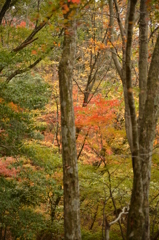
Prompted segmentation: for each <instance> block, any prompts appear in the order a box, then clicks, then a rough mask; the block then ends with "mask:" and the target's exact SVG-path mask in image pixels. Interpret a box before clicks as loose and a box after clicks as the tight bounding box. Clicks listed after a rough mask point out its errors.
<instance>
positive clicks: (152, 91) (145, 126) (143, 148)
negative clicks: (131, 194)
mask: <svg viewBox="0 0 159 240" xmlns="http://www.w3.org/2000/svg"><path fill="white" fill-rule="evenodd" d="M158 66H159V35H158V38H157V41H156V44H155V49H154V52H153V55H152V60H151V64H150V69H149V73H148V80H147V99H146V103H145V107H144V113H143V119H142V122H141V126H140V138H139V144H140V159H141V160H142V181H143V197H144V201H143V212H144V219H145V221H144V228H143V237H142V240H149V239H150V224H149V185H150V176H151V156H152V150H153V140H154V137H155V130H156V124H157V119H158V117H159V67H158Z"/></svg>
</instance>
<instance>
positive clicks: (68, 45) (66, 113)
mask: <svg viewBox="0 0 159 240" xmlns="http://www.w3.org/2000/svg"><path fill="white" fill-rule="evenodd" d="M70 5H72V7H73V3H68V8H69V9H70V10H69V12H67V14H65V15H64V18H65V22H67V25H65V33H64V43H63V53H62V57H61V61H60V64H59V86H60V105H61V129H62V158H63V185H64V229H65V240H80V239H81V231H80V214H79V211H80V209H79V205H80V204H79V184H78V169H77V153H76V138H75V122H74V109H73V99H72V78H73V66H74V62H75V52H76V20H75V17H76V16H75V14H74V15H73V16H72V17H71V16H70V13H72V8H70Z"/></svg>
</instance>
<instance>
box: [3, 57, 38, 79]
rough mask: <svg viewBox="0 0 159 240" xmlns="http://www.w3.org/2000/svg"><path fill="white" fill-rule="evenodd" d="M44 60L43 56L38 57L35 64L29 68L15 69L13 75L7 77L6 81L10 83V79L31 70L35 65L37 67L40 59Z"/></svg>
mask: <svg viewBox="0 0 159 240" xmlns="http://www.w3.org/2000/svg"><path fill="white" fill-rule="evenodd" d="M41 60H42V58H41V57H40V58H38V59H37V60H36V61H35V62H34V63H33V64H31V65H29V66H28V67H27V68H24V69H17V70H16V71H14V72H13V73H12V74H11V75H9V76H8V77H7V79H6V82H7V83H9V82H10V80H11V79H12V78H14V77H15V76H16V75H18V74H22V73H24V72H27V71H29V70H30V69H32V68H33V67H35V66H36V65H37V64H38V63H39V62H40V61H41Z"/></svg>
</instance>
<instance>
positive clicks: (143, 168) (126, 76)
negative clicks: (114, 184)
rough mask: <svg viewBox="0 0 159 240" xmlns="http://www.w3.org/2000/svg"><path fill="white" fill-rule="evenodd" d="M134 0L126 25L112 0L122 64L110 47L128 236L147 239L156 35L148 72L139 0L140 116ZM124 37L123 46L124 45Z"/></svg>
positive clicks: (158, 108) (158, 83)
mask: <svg viewBox="0 0 159 240" xmlns="http://www.w3.org/2000/svg"><path fill="white" fill-rule="evenodd" d="M136 3H137V0H129V1H128V8H127V16H126V17H125V19H126V21H125V29H124V28H123V26H122V23H121V20H120V15H119V11H118V4H117V1H116V0H114V5H115V9H116V16H117V22H118V25H119V28H120V32H121V39H122V50H123V58H122V61H123V65H122V66H121V64H120V62H119V59H118V58H117V55H116V52H115V50H114V49H113V53H112V56H113V60H114V64H115V66H116V69H117V71H118V73H119V76H120V78H121V80H122V84H123V92H124V101H125V123H126V133H127V138H128V142H129V145H130V149H131V153H132V163H133V172H134V178H133V189H132V196H131V203H130V211H129V217H128V227H127V239H131V240H149V239H150V223H149V186H150V175H151V156H152V150H153V140H154V137H155V129H156V123H157V119H158V116H159V77H158V76H159V67H158V66H159V35H158V38H157V41H156V44H155V48H154V52H153V55H152V60H151V63H150V69H149V72H148V15H147V5H146V0H140V24H139V88H140V94H139V117H138V121H137V115H136V110H135V100H134V97H133V84H132V77H131V75H132V63H131V50H132V40H133V25H134V23H135V6H136ZM109 8H110V27H111V41H113V0H110V1H109ZM124 39H126V46H125V47H124Z"/></svg>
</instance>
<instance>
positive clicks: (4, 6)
mask: <svg viewBox="0 0 159 240" xmlns="http://www.w3.org/2000/svg"><path fill="white" fill-rule="evenodd" d="M11 1H12V0H6V2H5V3H4V5H3V7H2V9H1V11H0V25H1V24H2V19H3V17H4V15H5V13H6V11H7V10H8V9H9V7H10V4H11Z"/></svg>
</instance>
